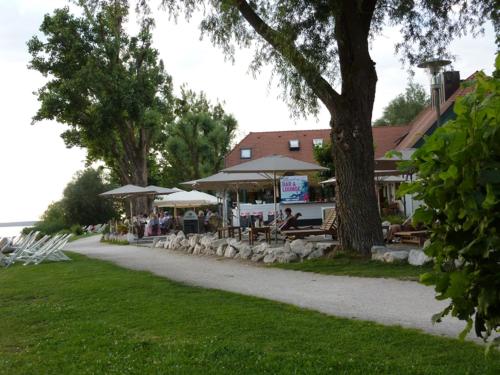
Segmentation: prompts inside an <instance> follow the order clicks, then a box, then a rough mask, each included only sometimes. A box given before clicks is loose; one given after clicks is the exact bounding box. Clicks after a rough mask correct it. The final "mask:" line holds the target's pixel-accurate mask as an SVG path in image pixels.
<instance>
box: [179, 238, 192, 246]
mask: <svg viewBox="0 0 500 375" xmlns="http://www.w3.org/2000/svg"><path fill="white" fill-rule="evenodd" d="M180 245H181V246H183V247H190V246H191V245H190V244H189V240H188V239H183V240H182V241H181V243H180Z"/></svg>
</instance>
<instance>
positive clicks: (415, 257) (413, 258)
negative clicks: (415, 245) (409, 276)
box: [408, 249, 432, 266]
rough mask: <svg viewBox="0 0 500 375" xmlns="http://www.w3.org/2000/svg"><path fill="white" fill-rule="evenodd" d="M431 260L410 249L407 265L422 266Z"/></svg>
mask: <svg viewBox="0 0 500 375" xmlns="http://www.w3.org/2000/svg"><path fill="white" fill-rule="evenodd" d="M431 260H432V258H431V257H429V256H427V255H425V253H424V252H423V251H422V250H419V249H412V250H410V253H409V254H408V263H410V264H411V265H412V266H422V265H424V264H425V263H428V262H430V261H431Z"/></svg>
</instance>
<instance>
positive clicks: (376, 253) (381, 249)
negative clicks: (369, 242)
mask: <svg viewBox="0 0 500 375" xmlns="http://www.w3.org/2000/svg"><path fill="white" fill-rule="evenodd" d="M388 251H389V249H388V248H387V247H385V246H380V245H378V246H377V245H375V246H372V260H379V261H381V262H384V254H385V253H387V252H388Z"/></svg>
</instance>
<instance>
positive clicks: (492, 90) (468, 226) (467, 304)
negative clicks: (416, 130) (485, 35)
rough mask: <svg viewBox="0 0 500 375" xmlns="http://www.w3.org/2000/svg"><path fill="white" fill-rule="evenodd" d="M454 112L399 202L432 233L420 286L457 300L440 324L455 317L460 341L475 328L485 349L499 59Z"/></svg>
mask: <svg viewBox="0 0 500 375" xmlns="http://www.w3.org/2000/svg"><path fill="white" fill-rule="evenodd" d="M454 109H455V112H456V114H457V118H456V119H455V120H454V121H450V122H448V123H446V125H445V126H443V127H442V128H439V129H438V130H437V131H436V132H435V133H434V134H433V135H432V136H431V137H429V138H427V139H426V142H425V144H424V145H423V146H422V148H420V149H419V150H417V151H416V152H415V154H414V155H413V158H412V160H411V161H410V163H409V164H410V165H411V166H413V167H414V168H416V170H417V173H418V176H419V179H418V180H417V181H415V182H413V183H411V184H408V185H404V186H403V187H402V188H401V189H400V191H399V194H401V195H402V194H407V193H410V194H415V199H417V200H422V201H423V202H424V203H425V206H423V207H421V208H419V209H418V210H417V211H416V213H415V215H414V219H415V220H416V221H419V222H423V223H425V224H426V225H428V226H429V227H430V228H431V231H432V234H431V244H430V246H429V247H427V249H426V250H425V251H426V253H427V255H429V256H432V257H434V259H435V272H434V273H432V274H425V275H423V276H422V279H421V281H422V282H423V283H425V284H428V285H434V286H435V290H436V292H437V293H438V295H437V298H438V299H440V300H447V299H450V300H451V302H450V304H449V306H448V307H446V309H444V310H443V311H442V312H441V313H439V314H436V316H435V318H434V319H435V320H436V321H440V320H441V319H442V318H443V317H444V316H446V315H448V314H451V315H452V316H455V317H457V318H459V319H462V320H465V321H467V326H466V328H465V330H464V332H463V333H462V335H461V336H462V337H465V335H466V334H467V333H468V332H469V331H470V330H471V329H472V327H474V329H475V332H476V334H477V335H478V336H480V337H483V339H484V340H485V341H487V340H488V339H489V338H490V337H491V336H492V335H493V334H494V332H499V331H500V54H499V55H497V58H496V72H495V73H494V75H493V77H488V76H486V75H485V74H484V73H482V72H479V73H476V76H475V82H474V91H473V92H472V93H470V94H468V95H466V96H464V97H462V98H459V99H458V100H457V102H456V104H455V108H454ZM406 167H408V165H406ZM491 342H492V344H499V343H500V340H499V338H494V339H493V340H492V341H491Z"/></svg>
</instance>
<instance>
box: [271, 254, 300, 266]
mask: <svg viewBox="0 0 500 375" xmlns="http://www.w3.org/2000/svg"><path fill="white" fill-rule="evenodd" d="M299 259H300V258H299V256H298V255H297V254H295V253H294V252H289V253H288V252H287V253H281V254H279V255H278V256H277V257H276V260H277V261H278V263H292V262H298V261H299Z"/></svg>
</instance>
